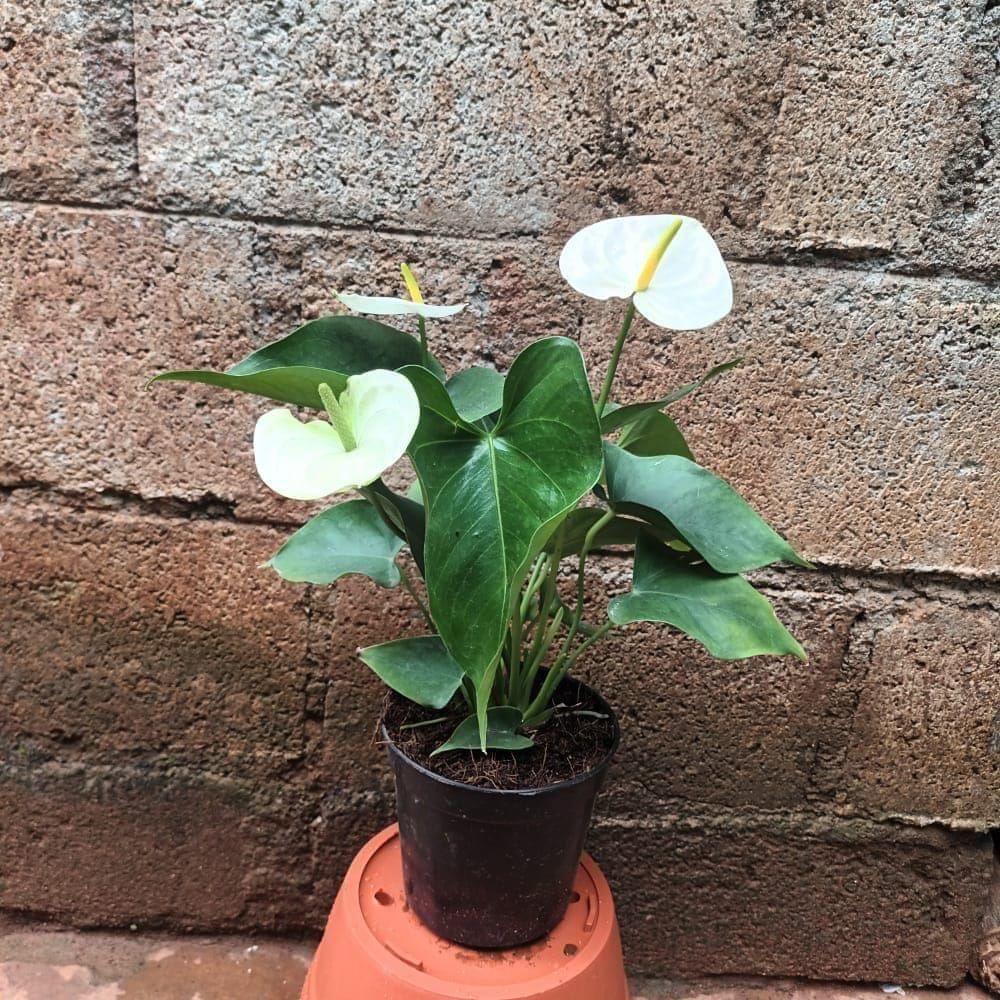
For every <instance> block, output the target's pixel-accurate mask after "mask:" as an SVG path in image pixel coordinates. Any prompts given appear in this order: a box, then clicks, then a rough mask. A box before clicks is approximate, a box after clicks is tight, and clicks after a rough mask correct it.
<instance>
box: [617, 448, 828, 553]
mask: <svg viewBox="0 0 1000 1000" xmlns="http://www.w3.org/2000/svg"><path fill="white" fill-rule="evenodd" d="M604 463H605V470H606V473H607V480H608V495H609V497H610V498H611V504H612V506H613V507H618V506H619V505H622V504H624V505H626V507H631V506H633V505H638V506H640V507H645V508H647V509H649V510H650V511H653V512H654V514H659V515H660V516H662V517H664V518H666V519H667V520H668V521H669V522H670V524H672V525H673V526H674V527H675V528H676V529H677V531H678V532H679V533H680V535H681V537H682V538H683V539H684V541H686V542H687V543H688V544H689V545H691V546H692V547H693V548H694V549H696V550H697V551H698V552H699V553H700V554H701V555H702V557H703V558H704V559H705V561H706V562H708V564H709V565H710V566H711V567H712V568H713V569H715V570H717V571H718V572H719V573H742V572H745V571H746V570H750V569H757V568H759V567H761V566H767V565H769V564H770V563H773V562H777V561H778V560H779V559H784V560H787V561H788V562H793V563H796V564H798V565H799V566H806V567H809V566H810V564H809V563H808V562H806V560H804V559H803V558H802V557H801V556H800V555H798V553H797V552H796V551H795V550H794V549H793V548H792V547H791V545H789V544H788V542H786V541H785V539H783V538H782V537H781V535H779V534H778V533H777V532H776V531H775V530H774V529H773V528H772V527H771V526H770V525H769V524H768V523H767V522H766V521H765V520H764V519H763V518H762V517H761V516H760V515H759V514H758V513H757V512H756V511H754V510H753V508H751V507H750V506H749V504H747V502H746V501H745V500H744V499H743V498H742V497H741V496H740V495H739V493H737V492H736V490H734V489H733V488H732V487H731V486H730V485H729V484H728V483H726V482H725V481H724V480H722V479H719V478H718V476H714V475H712V473H711V472H709V471H708V470H707V469H703V468H702V467H701V466H700V465H696V464H695V463H694V462H691V461H689V460H688V459H686V458H682V457H681V456H680V455H664V456H661V457H658V458H652V457H649V458H647V457H644V456H640V455H630V454H629V453H628V452H627V451H625V450H623V449H622V448H618V447H617V446H615V445H613V444H610V443H608V442H605V445H604Z"/></svg>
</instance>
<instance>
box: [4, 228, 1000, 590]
mask: <svg viewBox="0 0 1000 1000" xmlns="http://www.w3.org/2000/svg"><path fill="white" fill-rule="evenodd" d="M0 225H2V226H3V227H4V229H5V234H6V236H7V238H6V239H5V240H4V242H3V243H2V244H0V246H2V247H3V249H2V250H0V258H4V257H6V258H7V264H8V265H9V267H10V273H11V274H12V275H13V279H12V280H11V281H9V282H7V283H5V285H4V287H3V289H2V290H0V321H2V324H3V326H2V329H3V333H2V334H0V336H2V337H3V338H4V341H6V342H7V344H9V353H10V356H11V358H12V363H13V366H14V371H15V372H16V374H17V378H15V379H12V380H10V382H9V383H8V385H7V386H6V390H5V391H4V392H3V397H4V398H3V403H4V405H5V406H6V410H7V412H8V414H9V415H10V416H9V419H8V421H6V422H5V425H4V428H3V431H2V432H0V433H2V435H3V440H4V442H5V448H4V457H3V459H2V460H0V462H2V464H0V476H2V477H3V479H4V480H5V481H6V482H7V483H10V484H17V483H19V482H41V483H44V484H50V485H56V486H58V487H59V488H62V489H71V490H77V491H116V490H117V491H123V492H126V493H130V494H132V493H134V494H136V495H138V496H141V497H144V498H147V499H151V500H160V499H162V498H176V499H180V500H183V501H185V502H187V503H198V504H207V505H209V506H210V505H212V504H213V503H219V504H221V505H222V509H223V510H228V509H232V510H233V511H234V513H236V514H237V516H240V517H246V518H259V517H269V518H277V519H280V520H283V521H288V522H290V523H296V522H299V521H301V520H304V519H305V518H306V517H307V516H308V514H309V513H310V511H311V510H312V509H314V508H311V507H308V506H306V505H303V504H296V503H292V502H290V501H283V500H281V499H280V498H277V497H274V496H273V495H271V494H270V493H269V491H268V490H266V489H265V488H264V487H263V486H262V485H261V484H260V482H259V480H258V479H257V477H256V474H255V472H254V469H253V460H252V454H251V449H250V437H251V432H252V427H253V421H254V419H255V416H256V415H257V414H259V413H260V412H262V410H263V409H264V408H265V406H266V404H264V403H261V402H260V401H257V400H252V399H250V398H243V397H240V396H237V395H235V394H230V393H225V392H222V391H220V390H213V389H210V388H208V387H204V386H170V385H165V386H156V387H153V388H152V389H150V390H149V391H148V392H145V391H143V388H142V387H143V384H144V382H145V380H146V378H148V376H149V375H150V374H151V373H153V372H156V371H160V370H164V369H166V368H170V367H185V366H194V367H210V366H215V367H226V366H228V365H229V364H231V363H233V362H234V361H235V360H237V359H238V358H240V357H242V356H243V355H244V354H246V353H247V352H249V351H250V350H252V349H254V348H255V347H258V346H260V345H261V344H262V343H264V342H265V341H266V340H267V339H269V338H272V337H275V336H278V335H280V334H282V333H285V332H288V331H289V330H291V329H292V328H293V327H294V326H295V325H296V323H297V321H298V320H299V318H300V317H301V318H305V317H308V316H312V315H316V314H319V313H322V312H327V311H329V310H330V308H331V302H332V300H333V290H334V289H336V288H343V287H348V288H351V289H353V290H366V289H367V290H375V289H379V288H382V289H391V288H392V287H393V285H395V284H396V283H397V281H398V278H397V277H396V276H395V275H396V274H398V271H395V268H396V267H397V264H398V261H399V260H400V259H405V258H406V257H410V259H413V258H414V257H417V258H420V259H426V269H424V270H423V272H422V273H423V276H424V281H425V285H426V287H427V288H428V289H433V290H434V294H436V295H439V296H440V298H441V299H443V300H445V301H453V300H458V301H463V300H464V301H469V302H470V309H469V312H468V314H467V315H464V316H461V317H459V318H458V319H457V320H455V321H453V322H452V323H450V324H448V325H445V324H439V325H438V326H437V327H436V328H435V330H434V331H432V336H433V337H434V339H435V343H436V345H439V350H440V353H441V355H442V357H443V358H444V360H445V361H446V362H447V363H448V364H449V367H450V368H451V370H455V369H456V368H458V367H464V366H466V365H468V364H474V363H484V362H485V363H494V364H497V365H498V366H500V367H501V368H506V367H507V366H508V365H509V364H510V362H511V361H512V360H513V357H514V356H516V354H517V352H518V350H520V349H522V348H523V347H524V346H526V345H527V343H528V342H530V340H531V339H533V338H534V337H537V336H540V335H545V334H553V333H561V334H569V335H573V336H575V335H577V332H578V331H579V337H580V340H581V343H582V344H583V346H584V348H585V349H586V352H587V354H588V357H589V358H590V359H591V361H592V369H593V377H594V378H595V380H596V379H597V378H598V377H599V376H600V374H601V371H602V363H601V360H600V359H603V358H604V357H606V355H607V350H608V342H609V337H610V333H609V331H610V330H611V329H613V325H614V323H615V320H616V317H615V313H616V312H617V310H616V309H612V308H599V307H598V308H591V306H593V305H595V304H593V303H588V302H585V301H582V300H579V299H578V298H577V297H575V296H571V295H569V294H567V291H566V289H565V288H564V287H563V285H562V283H561V281H560V278H559V276H558V271H557V269H556V267H555V265H554V259H555V258H554V256H550V255H548V252H547V251H544V250H543V249H542V248H539V247H538V246H537V245H536V244H534V243H533V242H531V241H525V240H521V241H513V242H510V243H505V244H502V245H495V246H491V245H487V244H482V243H479V244H475V243H472V242H471V241H466V240H457V241H455V240H433V241H424V240H416V241H415V240H413V239H408V238H403V237H393V236H389V237H377V238H374V237H373V238H368V237H365V236H360V235H357V234H346V235H343V236H340V237H337V238H332V237H321V236H316V235H313V234H308V233H299V232H287V231H278V232H274V231H271V230H262V229H261V228H260V227H254V226H249V225H240V224H235V223H226V222H215V221H207V222H204V221H197V222H192V221H185V220H172V219H162V218H149V217H145V218H143V217H134V216H126V215H124V214H111V215H109V214H106V213H105V214H95V213H87V212H54V211H51V210H48V209H42V210H24V211H22V210H14V209H9V210H7V212H6V213H4V215H3V217H2V219H0ZM123 260H124V261H126V262H127V263H126V264H125V265H124V266H123V264H122V261H123ZM394 271H395V274H394ZM735 278H736V284H737V293H738V299H739V301H738V308H737V310H736V311H735V312H734V313H733V315H732V316H731V317H730V318H728V319H727V320H726V321H725V322H723V323H721V324H719V325H718V326H717V327H715V328H713V329H712V330H710V331H707V332H699V333H697V334H679V335H676V337H674V338H673V340H672V341H671V340H670V339H668V338H666V337H665V336H664V334H663V331H660V330H658V329H656V328H654V327H651V326H649V325H648V324H640V325H637V328H636V331H635V336H634V340H633V342H632V343H630V345H629V350H628V352H627V355H626V358H625V361H624V363H623V366H622V369H621V374H620V383H619V392H620V394H621V396H622V397H623V398H643V397H644V396H645V397H651V396H653V395H654V394H656V393H660V392H662V391H664V390H665V389H669V388H672V387H675V386H676V385H677V384H678V383H680V382H682V381H685V380H687V379H689V378H690V377H692V376H695V375H697V374H699V373H700V372H702V371H704V370H705V369H707V368H708V367H709V366H710V365H711V364H713V363H715V362H718V361H720V360H724V359H726V358H729V357H733V356H735V355H744V356H745V357H746V361H745V363H744V366H743V367H742V368H741V369H739V370H737V371H736V372H734V373H730V374H729V375H728V376H727V377H726V379H725V381H724V382H720V383H718V384H716V385H715V386H714V387H713V388H712V389H711V390H706V391H705V393H703V395H702V396H701V397H700V398H696V400H695V401H694V402H690V403H686V404H682V405H681V406H679V407H677V415H678V418H679V419H680V420H681V421H682V424H683V425H684V426H685V427H686V428H688V429H689V431H690V436H691V439H692V443H693V445H694V447H695V449H696V454H698V455H699V457H701V458H702V459H703V461H705V462H706V463H707V464H709V465H710V467H712V468H715V469H716V470H717V471H719V472H720V473H721V474H723V475H725V476H727V477H728V478H729V479H731V480H732V481H733V482H735V483H736V484H737V485H738V486H739V487H740V488H741V489H742V490H743V491H744V492H745V494H746V495H747V496H748V498H749V499H750V500H751V501H752V502H753V503H754V504H755V505H756V506H757V507H758V508H760V509H761V510H762V512H763V513H764V514H765V515H766V516H768V517H769V518H770V519H771V520H772V521H773V522H774V523H775V524H776V525H777V526H778V527H779V528H780V529H782V530H784V531H785V532H786V533H788V534H789V535H790V536H791V537H792V538H793V540H794V541H796V542H797V543H798V545H799V546H800V548H801V549H802V550H803V551H804V552H805V554H806V555H807V556H809V557H811V558H813V559H816V560H818V561H821V562H828V563H834V564H836V565H847V566H856V567H858V568H862V567H865V566H876V567H880V568H888V569H921V570H935V571H945V572H958V573H960V574H963V575H975V574H992V575H996V574H997V573H1000V564H998V562H997V553H998V552H1000V535H998V534H997V532H998V525H1000V506H998V504H1000V499H998V497H1000V483H998V479H997V474H996V469H995V463H994V462H993V461H992V457H991V456H992V445H993V442H992V438H991V433H990V428H991V424H990V422H989V421H987V420H983V419H982V414H984V413H990V412H994V411H998V412H1000V398H998V395H997V385H1000V370H998V367H997V361H996V359H997V358H998V357H1000V351H998V350H997V348H998V347H1000V339H998V337H997V334H996V330H997V325H998V321H1000V296H998V295H997V293H995V292H993V291H990V290H987V289H985V288H983V287H982V286H979V285H976V284H973V283H970V282H963V281H947V282H939V283H930V282H927V281H924V280H914V279H901V278H892V279H879V278H873V277H868V276H864V275H861V274H855V273H850V272H843V271H831V270H819V269H804V268H784V269H777V268H774V267H769V266H754V267H738V268H736V269H735ZM67 317H71V319H72V323H73V324H74V331H75V336H76V337H77V338H78V339H79V343H80V347H78V348H77V350H76V351H75V352H74V353H73V354H67V353H66V352H65V351H64V350H63V347H62V342H61V340H60V331H62V330H63V329H64V328H65V325H66V323H67ZM876 370H877V371H878V372H879V378H878V379H877V380H873V379H870V378H869V377H868V375H867V373H869V372H871V371H876ZM70 427H72V431H71V430H70ZM914 509H919V510H921V518H920V519H919V521H918V520H917V519H915V518H914V517H913V513H912V512H913V510H914Z"/></svg>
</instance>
